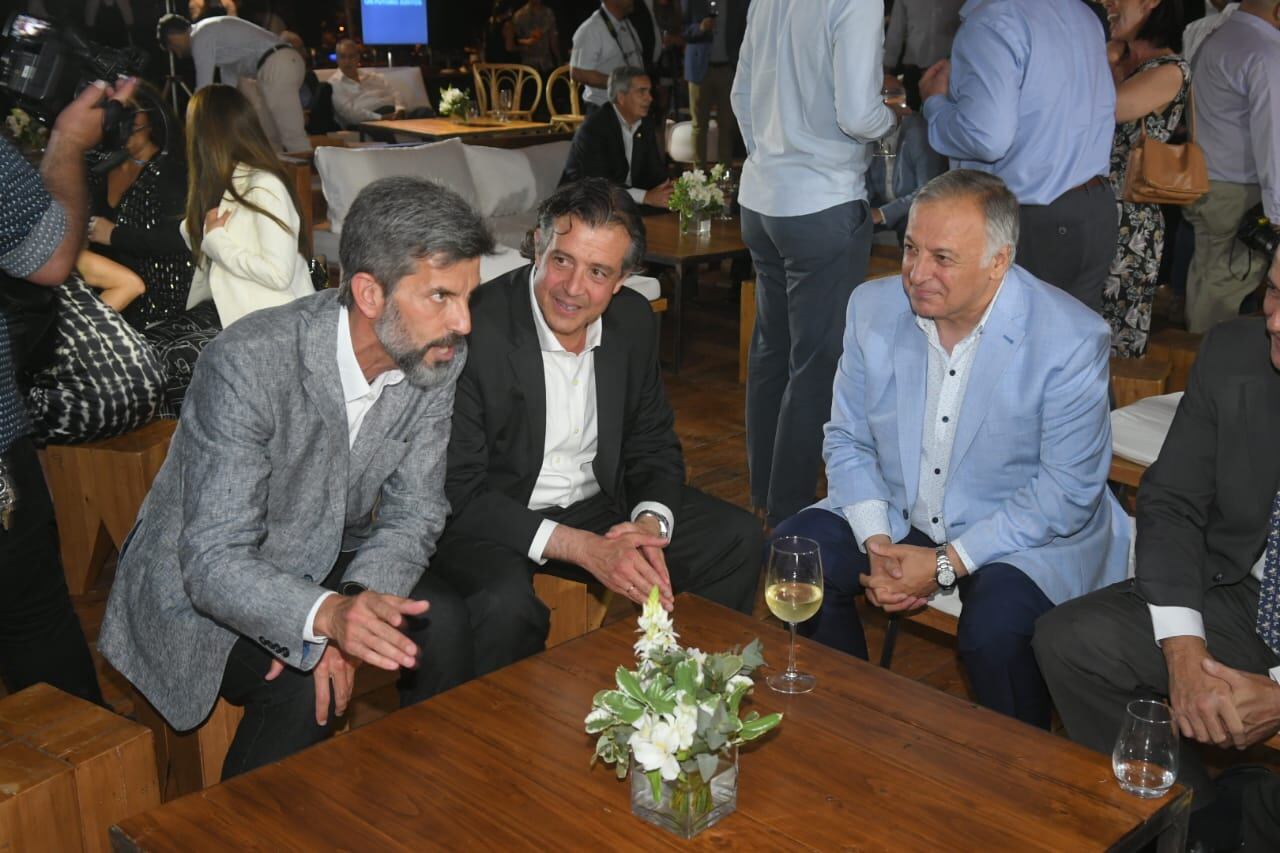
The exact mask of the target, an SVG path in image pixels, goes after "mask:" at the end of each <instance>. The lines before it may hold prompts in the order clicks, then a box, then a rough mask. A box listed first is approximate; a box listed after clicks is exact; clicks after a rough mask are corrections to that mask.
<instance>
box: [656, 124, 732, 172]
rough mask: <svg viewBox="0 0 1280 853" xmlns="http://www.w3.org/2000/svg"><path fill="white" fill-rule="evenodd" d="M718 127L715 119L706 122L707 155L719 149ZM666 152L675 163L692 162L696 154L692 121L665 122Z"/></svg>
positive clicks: (695, 159)
mask: <svg viewBox="0 0 1280 853" xmlns="http://www.w3.org/2000/svg"><path fill="white" fill-rule="evenodd" d="M719 145H720V128H719V126H718V125H717V124H716V120H715V119H711V121H710V122H709V123H708V124H707V156H708V157H711V156H712V152H714V151H719V150H720V148H719ZM667 154H668V155H670V157H671V159H672V160H675V161H676V162H677V163H693V162H696V161H697V159H698V158H697V155H696V154H695V152H694V150H693V122H691V121H681V122H673V121H668V122H667Z"/></svg>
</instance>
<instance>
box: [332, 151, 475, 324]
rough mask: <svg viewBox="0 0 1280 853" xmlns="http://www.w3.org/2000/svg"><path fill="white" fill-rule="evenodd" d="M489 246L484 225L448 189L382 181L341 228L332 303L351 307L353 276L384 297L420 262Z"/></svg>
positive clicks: (468, 254)
mask: <svg viewBox="0 0 1280 853" xmlns="http://www.w3.org/2000/svg"><path fill="white" fill-rule="evenodd" d="M493 247H494V241H493V234H492V233H491V232H490V231H489V226H487V225H486V224H485V222H484V220H483V219H481V218H480V214H479V213H477V212H476V211H475V210H474V209H473V208H472V207H471V205H469V204H467V203H466V202H465V201H464V200H463V199H462V196H460V195H458V194H457V193H455V192H454V191H453V190H451V189H449V188H448V187H446V186H444V185H443V184H438V183H436V182H435V181H428V180H426V179H425V178H413V177H408V176H402V177H394V178H382V179H380V180H377V181H374V182H373V183H371V184H369V185H368V186H366V187H365V188H364V189H362V190H361V191H360V194H359V195H357V196H356V200H355V201H354V202H352V204H351V209H350V210H349V211H348V212H347V218H346V221H345V222H344V223H343V225H342V241H341V243H340V244H339V248H338V256H339V258H341V260H342V283H341V284H340V285H339V286H338V301H339V302H341V303H342V304H343V305H345V306H347V307H348V308H350V307H351V306H352V304H353V303H354V296H353V295H352V293H351V279H352V277H354V276H355V274H356V273H361V272H363V273H368V274H369V275H371V276H373V278H374V280H375V281H377V282H378V284H380V285H382V290H383V293H385V294H386V295H387V296H390V295H391V292H392V291H393V290H394V289H395V286H396V284H397V283H398V282H399V281H400V279H402V278H404V277H405V276H407V275H412V274H413V272H414V270H415V268H416V267H417V262H418V261H420V260H423V259H424V258H431V259H432V260H437V261H440V262H443V263H445V264H452V263H456V262H458V261H461V260H469V259H471V258H478V257H480V256H481V255H487V254H489V253H490V252H492V251H493Z"/></svg>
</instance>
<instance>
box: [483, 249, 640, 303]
mask: <svg viewBox="0 0 1280 853" xmlns="http://www.w3.org/2000/svg"><path fill="white" fill-rule="evenodd" d="M527 263H529V262H528V261H527V260H526V259H525V258H524V256H522V255H521V254H520V252H519V251H517V250H516V249H513V248H511V247H510V246H503V245H499V246H498V247H497V249H496V251H494V253H493V254H492V255H485V256H484V257H482V258H480V281H481V283H483V282H486V281H493V280H494V279H495V278H497V277H498V276H501V275H506V274H507V273H509V272H511V271H512V270H514V269H519V268H520V267H522V266H524V265H525V264H527ZM623 284H624V285H626V286H627V287H629V288H631V289H632V290H634V291H636V292H637V293H639V294H640V295H641V296H643V297H644V298H645V299H648V300H649V301H650V302H652V301H653V300H655V299H657V298H658V297H659V296H661V295H662V287H661V285H659V284H658V280H657V279H656V278H653V277H651V276H647V275H633V276H630V277H628V278H627V280H626V281H624V282H623Z"/></svg>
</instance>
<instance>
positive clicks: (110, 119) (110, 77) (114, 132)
mask: <svg viewBox="0 0 1280 853" xmlns="http://www.w3.org/2000/svg"><path fill="white" fill-rule="evenodd" d="M145 64H146V55H145V54H144V53H142V52H141V51H139V50H137V49H133V48H131V49H128V50H118V49H116V48H111V47H106V46H104V45H100V44H95V43H93V42H91V41H89V40H88V39H86V38H85V37H84V36H82V35H81V34H80V33H78V32H76V31H75V30H74V29H73V28H64V27H60V26H57V25H55V24H54V23H52V22H50V21H47V20H44V19H42V18H37V17H34V16H32V15H23V14H16V15H13V16H11V17H10V18H9V20H8V23H6V24H5V28H4V31H3V33H0V92H3V93H4V94H7V95H9V96H11V97H12V98H13V100H14V102H15V103H16V104H17V105H18V106H20V107H22V108H23V109H25V110H26V111H27V112H29V113H31V114H33V115H35V116H36V117H38V118H39V119H40V120H42V121H43V122H45V123H46V124H52V123H53V120H54V118H56V117H57V115H58V113H60V112H62V110H63V109H64V108H65V107H66V106H67V105H68V104H70V103H71V102H72V101H73V100H75V98H76V96H77V95H79V94H80V92H81V91H83V90H84V87H85V86H87V85H89V84H90V83H92V82H93V81H95V80H105V81H106V82H107V83H114V82H115V81H116V80H118V79H119V78H121V77H125V76H137V75H138V74H139V73H140V72H141V71H142V69H143V66H144V65H145ZM136 113H137V110H136V109H134V108H132V107H127V106H125V105H124V104H121V103H120V102H118V101H111V100H108V101H107V102H106V104H105V105H104V109H103V117H102V142H101V144H100V146H99V147H100V148H102V149H103V150H104V151H107V152H116V151H120V150H122V149H123V148H124V145H125V143H126V142H127V141H128V139H129V135H130V134H131V133H132V132H133V117H134V115H135V114H136Z"/></svg>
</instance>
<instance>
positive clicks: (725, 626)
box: [113, 595, 1191, 853]
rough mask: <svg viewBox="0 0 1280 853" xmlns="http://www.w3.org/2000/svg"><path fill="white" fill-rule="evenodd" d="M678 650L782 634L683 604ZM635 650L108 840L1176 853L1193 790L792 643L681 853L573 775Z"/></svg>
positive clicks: (355, 735)
mask: <svg viewBox="0 0 1280 853" xmlns="http://www.w3.org/2000/svg"><path fill="white" fill-rule="evenodd" d="M676 629H677V630H678V631H679V632H680V636H681V640H682V642H685V643H689V644H692V645H696V646H698V647H699V648H702V649H709V650H721V649H723V648H727V647H728V646H730V645H734V644H742V643H746V642H748V641H749V640H750V639H751V638H752V637H756V636H759V637H760V638H761V639H762V640H763V641H764V644H765V652H766V657H767V659H768V660H770V661H772V662H773V663H775V664H781V663H782V662H783V661H785V658H786V634H785V633H784V632H783V631H782V630H779V629H778V628H775V627H773V626H771V625H769V624H767V623H763V622H756V621H753V620H750V619H748V618H746V617H744V616H741V615H738V614H736V613H733V612H731V611H729V610H726V609H724V608H722V607H719V606H717V605H714V604H710V603H708V602H706V601H703V600H702V599H698V598H693V597H691V596H688V595H684V596H680V598H679V599H678V603H677V607H676ZM634 640H635V624H634V622H633V621H631V620H625V621H622V622H618V623H615V624H613V625H612V626H610V627H607V628H603V629H601V630H599V631H595V632H593V633H591V634H587V635H586V636H584V637H581V638H579V639H577V640H573V641H571V642H568V643H565V644H563V645H561V646H558V647H556V648H554V649H552V650H550V651H548V652H545V653H543V654H540V655H537V656H535V657H532V658H529V659H527V660H525V661H522V662H520V663H518V664H515V665H513V666H510V667H507V668H506V669H503V670H501V671H499V672H496V673H493V674H492V675H489V676H486V677H485V678H482V679H479V680H477V681H473V682H471V683H469V684H466V685H463V686H462V687H459V688H456V689H454V690H451V691H449V692H448V693H445V694H443V695H441V696H438V697H436V698H434V699H432V700H430V701H428V702H424V703H422V704H420V705H418V706H416V707H413V708H410V709H407V710H404V711H400V712H397V713H394V714H391V715H390V716H388V717H385V718H383V719H382V720H379V721H378V722H376V723H373V724H371V725H369V726H366V727H364V728H362V729H358V730H356V731H355V732H352V733H350V734H346V735H341V736H339V737H337V738H335V739H334V740H332V741H330V742H328V743H325V744H322V745H321V746H318V747H315V748H313V749H310V750H307V751H305V752H303V753H300V754H298V755H295V756H293V757H292V758H289V759H287V760H285V761H283V762H281V763H279V764H276V765H272V766H269V767H265V768H262V769H260V770H258V771H256V772H254V773H250V774H248V775H246V776H242V777H240V778H238V779H234V780H232V781H231V782H229V783H227V784H225V785H218V786H215V787H213V788H209V789H207V790H205V791H203V792H201V793H199V794H192V795H190V796H188V797H184V798H182V799H179V800H175V801H174V802H171V803H169V804H168V805H165V806H162V807H160V808H159V809H156V810H154V811H150V812H147V813H145V814H143V815H140V816H138V817H134V818H131V819H129V820H126V821H124V822H123V823H121V824H119V825H118V826H117V827H116V828H115V829H114V830H113V840H114V842H115V844H116V849H118V850H157V851H184V853H185V851H188V850H193V849H211V848H212V849H227V848H255V849H303V850H322V849H324V850H327V849H335V848H344V849H348V850H367V849H388V850H402V849H408V850H423V849H428V848H443V849H475V848H485V849H499V850H506V849H534V848H537V849H543V850H559V849H565V848H584V849H585V848H594V849H609V850H655V849H679V848H683V847H692V848H695V849H703V850H709V849H742V850H745V849H751V850H770V849H775V850H795V849H824V850H829V849H835V848H837V847H856V848H860V849H864V850H954V849H973V850H984V851H988V850H989V851H998V850H1017V851H1023V850H1055V851H1057V850H1071V851H1087V850H1107V849H1111V850H1137V849H1139V848H1140V847H1141V846H1142V845H1143V844H1145V843H1146V842H1148V841H1149V840H1151V839H1152V838H1156V837H1157V836H1158V837H1159V838H1160V843H1161V849H1162V850H1164V849H1168V850H1174V849H1177V850H1181V849H1182V839H1183V837H1184V836H1185V831H1186V821H1187V816H1188V812H1189V806H1190V801H1191V795H1190V792H1189V791H1187V790H1184V789H1183V788H1181V787H1177V788H1175V789H1174V790H1173V791H1172V792H1171V793H1169V794H1167V795H1166V796H1165V797H1164V798H1163V799H1159V800H1142V799H1138V798H1137V797H1133V796H1130V795H1129V794H1126V793H1124V792H1122V791H1121V790H1120V788H1119V786H1118V785H1117V784H1116V782H1115V780H1114V779H1113V778H1112V776H1111V766H1110V760H1109V759H1108V757H1107V756H1103V755H1098V754H1095V753H1092V752H1090V751H1088V750H1086V749H1084V748H1082V747H1079V746H1076V745H1075V744H1072V743H1071V742H1069V741H1067V740H1066V739H1064V738H1061V737H1057V736H1053V735H1049V734H1047V733H1045V732H1042V731H1039V730H1038V729H1034V728H1032V727H1030V726H1026V725H1024V724H1022V723H1018V722H1015V721H1013V720H1010V719H1008V718H1006V717H1002V716H999V715H997V714H995V713H992V712H990V711H986V710H984V709H980V708H976V707H974V706H972V705H969V704H967V703H965V702H963V701H961V700H959V699H956V698H955V697H953V696H949V695H947V694H945V693H941V692H939V691H937V690H934V689H932V688H930V687H927V686H925V685H923V684H918V683H916V682H913V681H909V680H907V679H904V678H902V677H900V676H897V675H894V674H893V673H890V672H888V671H886V670H882V669H880V668H878V667H875V666H871V665H870V664H867V663H865V662H862V661H859V660H855V659H854V658H851V657H848V656H846V655H843V654H840V653H838V652H835V651H832V650H830V649H827V648H825V647H822V646H818V645H815V644H813V643H810V642H808V641H805V640H801V648H800V666H801V667H802V668H803V669H805V670H807V671H809V672H812V673H814V674H815V675H817V677H818V687H817V690H815V691H814V692H813V693H811V694H808V695H804V696H782V695H780V694H777V693H774V692H772V691H771V690H770V689H769V688H768V687H767V686H765V685H764V683H763V680H762V679H759V680H758V681H757V685H756V688H755V692H754V695H753V696H752V697H751V698H750V699H749V700H748V703H747V705H748V707H752V708H755V709H757V710H759V711H761V712H763V713H767V712H770V711H782V712H784V713H785V714H786V718H785V719H784V720H783V721H782V725H781V726H780V727H779V728H778V729H777V730H775V731H774V732H773V733H771V734H769V735H768V736H766V738H765V739H764V740H763V742H760V743H757V744H754V745H752V746H751V747H749V748H748V749H746V750H745V751H744V752H743V753H742V756H741V760H740V762H741V764H740V766H741V771H740V773H741V776H740V782H739V794H738V810H737V812H736V813H734V814H732V815H730V816H729V817H727V818H726V819H725V820H724V821H723V822H721V823H720V824H719V825H718V826H715V827H713V828H712V829H710V830H708V831H706V832H704V833H703V834H702V835H700V836H699V837H698V838H697V839H695V840H694V841H693V842H691V843H690V844H687V845H686V844H684V843H682V842H680V841H679V839H677V838H676V837H675V836H671V835H668V834H666V833H665V832H663V831H662V830H660V829H656V828H654V827H651V826H649V825H648V824H646V823H643V822H641V821H640V820H639V819H637V818H635V817H633V816H632V815H631V814H630V799H629V793H630V787H629V782H625V783H623V782H618V781H617V780H616V779H615V778H614V775H613V769H612V768H610V767H605V766H600V765H597V766H596V767H594V768H591V767H589V766H588V764H589V761H590V759H591V755H592V752H593V748H594V739H593V738H592V737H590V736H588V735H586V734H585V733H584V732H583V718H584V717H585V716H586V714H587V711H588V709H589V707H590V704H591V698H592V696H593V695H594V694H595V692H596V691H597V690H600V689H603V688H605V687H608V686H611V685H612V684H613V672H614V670H615V669H616V667H617V666H618V665H619V664H626V665H627V666H632V665H633V664H634V659H633V657H632V655H633V653H632V650H631V644H632V642H633V641H634ZM1161 833H1163V834H1161Z"/></svg>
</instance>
